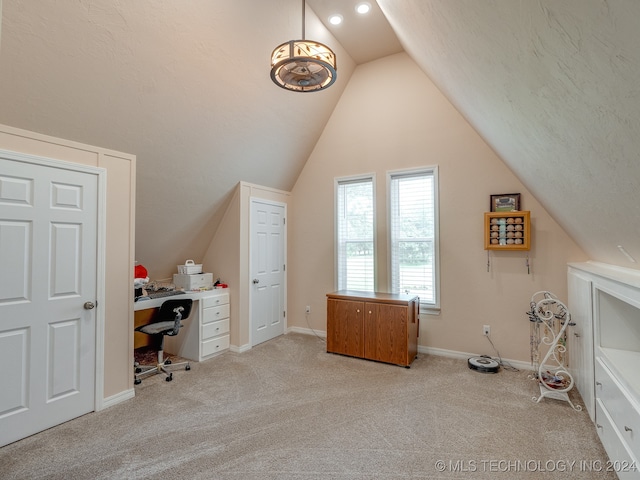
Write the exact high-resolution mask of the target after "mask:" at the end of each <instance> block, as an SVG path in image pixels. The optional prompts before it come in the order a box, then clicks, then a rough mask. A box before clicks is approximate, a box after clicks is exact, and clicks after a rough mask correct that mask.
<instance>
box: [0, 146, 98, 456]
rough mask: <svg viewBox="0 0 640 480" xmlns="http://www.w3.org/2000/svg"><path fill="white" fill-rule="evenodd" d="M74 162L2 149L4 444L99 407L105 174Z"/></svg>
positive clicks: (0, 390) (0, 430)
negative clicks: (101, 210) (101, 214)
mask: <svg viewBox="0 0 640 480" xmlns="http://www.w3.org/2000/svg"><path fill="white" fill-rule="evenodd" d="M65 165H66V164H64V163H62V162H53V161H47V160H45V159H36V158H35V157H28V156H26V155H21V154H10V153H7V152H0V352H2V355H1V356H0V373H1V375H0V378H1V385H0V446H2V445H6V444H8V443H11V442H14V441H16V440H19V439H21V438H24V437H26V436H28V435H31V434H33V433H36V432H39V431H41V430H44V429H47V428H49V427H52V426H54V425H57V424H60V423H62V422H65V421H67V420H70V419H72V418H75V417H77V416H80V415H84V414H85V413H88V412H90V411H93V410H94V407H95V361H96V310H95V308H92V304H94V305H95V303H96V298H97V256H98V252H97V236H98V232H97V230H98V220H97V216H98V186H99V174H98V172H97V169H93V170H94V172H93V173H91V172H88V170H90V169H89V168H87V167H80V166H79V167H78V169H77V170H72V169H71V168H73V167H70V168H62V167H63V166H65ZM86 302H91V303H87V304H86V305H85V303H86Z"/></svg>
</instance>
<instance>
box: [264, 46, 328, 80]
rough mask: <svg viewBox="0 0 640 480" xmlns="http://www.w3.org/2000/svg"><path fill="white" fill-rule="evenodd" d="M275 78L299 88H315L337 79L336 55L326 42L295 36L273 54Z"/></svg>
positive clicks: (272, 66) (273, 76) (272, 65)
mask: <svg viewBox="0 0 640 480" xmlns="http://www.w3.org/2000/svg"><path fill="white" fill-rule="evenodd" d="M271 79H272V80H273V81H274V82H275V84H276V85H278V86H279V87H282V88H284V89H287V90H292V91H295V92H315V91H318V90H322V89H324V88H327V87H329V86H331V85H332V84H333V82H335V81H336V55H335V54H334V53H333V52H332V51H331V49H330V48H329V47H327V46H326V45H324V44H322V43H319V42H314V41H309V40H291V41H289V42H286V43H283V44H282V45H280V46H278V47H276V49H275V50H274V51H273V53H272V54H271Z"/></svg>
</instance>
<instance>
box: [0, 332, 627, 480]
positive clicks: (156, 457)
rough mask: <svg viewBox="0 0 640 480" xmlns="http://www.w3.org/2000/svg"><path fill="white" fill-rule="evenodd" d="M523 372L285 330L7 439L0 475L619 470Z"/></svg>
mask: <svg viewBox="0 0 640 480" xmlns="http://www.w3.org/2000/svg"><path fill="white" fill-rule="evenodd" d="M527 373H528V372H524V371H520V372H511V371H504V370H503V371H501V372H500V373H498V374H482V373H478V372H475V371H472V370H470V369H469V368H468V367H467V364H466V361H465V360H456V359H449V358H443V357H436V356H430V355H420V357H419V358H418V359H417V360H416V361H415V362H414V363H413V365H412V367H411V368H410V369H405V368H402V367H397V366H391V365H385V364H380V363H375V362H370V361H366V360H360V359H354V358H348V357H343V356H339V355H333V354H328V353H326V352H325V345H324V343H323V342H322V341H321V340H320V339H318V338H317V337H314V336H306V335H300V334H289V335H286V336H283V337H279V338H277V339H275V340H272V341H270V342H266V343H264V344H262V345H259V346H257V347H255V348H253V349H252V350H250V351H248V352H245V353H242V354H234V353H225V354H223V355H222V356H219V357H217V358H215V359H212V360H209V361H206V362H202V363H193V364H192V370H191V371H189V372H184V371H177V372H176V373H175V374H174V381H173V382H170V383H167V382H165V381H164V380H163V378H162V377H160V376H155V377H152V378H150V379H147V380H145V381H144V382H143V383H142V384H141V385H139V386H137V387H136V396H135V398H134V399H132V400H129V401H127V402H124V403H122V404H119V405H116V406H114V407H111V408H109V409H106V410H104V411H101V412H98V413H92V414H89V415H85V416H84V417H81V418H78V419H76V420H72V421H70V422H67V423H65V424H64V425H61V426H58V427H55V428H53V429H50V430H48V431H45V432H42V433H39V434H37V435H34V436H32V437H29V438H26V439H24V440H21V441H19V442H16V443H14V444H11V445H8V446H6V447H4V448H2V449H0V478H2V479H3V480H8V479H30V480H33V479H45V478H46V479H61V480H62V479H65V480H70V479H155V478H157V479H161V478H162V479H230V480H231V479H232V480H247V479H260V480H264V479H279V480H280V479H283V480H293V479H349V480H355V479H459V478H465V479H468V478H471V479H475V478H478V479H496V478H497V479H500V478H502V479H505V480H507V479H528V478H541V477H543V476H544V478H545V479H568V478H575V479H589V478H594V479H595V478H597V479H614V478H616V477H615V475H614V474H613V473H606V472H603V471H597V470H599V469H601V468H603V467H605V466H606V454H605V453H604V450H603V448H602V446H601V444H600V442H599V441H598V438H597V435H596V431H595V428H594V426H593V424H592V423H591V421H590V420H589V417H588V415H587V413H586V412H574V411H573V410H572V409H571V408H570V407H569V405H568V404H567V403H565V402H560V401H557V400H543V401H542V402H541V403H539V404H536V403H534V402H533V401H532V397H533V396H534V395H535V394H536V391H537V386H536V383H535V382H534V381H531V380H528V379H527ZM573 397H574V400H576V401H578V402H580V403H581V400H580V398H579V397H578V396H577V395H574V396H573ZM588 470H591V471H592V472H588ZM594 470H595V471H594Z"/></svg>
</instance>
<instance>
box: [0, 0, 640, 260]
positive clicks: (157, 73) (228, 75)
mask: <svg viewBox="0 0 640 480" xmlns="http://www.w3.org/2000/svg"><path fill="white" fill-rule="evenodd" d="M356 3H357V2H356V1H355V0H308V2H307V5H308V8H307V10H306V14H307V21H306V37H307V38H313V39H314V40H318V41H321V42H323V43H325V44H328V45H330V46H331V47H332V48H333V49H334V51H336V53H337V55H338V59H339V66H338V81H337V82H336V84H335V85H334V86H332V87H331V88H330V89H328V90H327V91H323V92H317V93H312V94H294V93H291V92H287V91H285V90H282V89H279V88H278V87H276V86H275V85H274V84H273V83H271V80H270V79H269V74H268V69H269V58H270V54H271V51H272V49H273V48H274V47H275V46H277V45H279V44H281V43H283V42H285V41H287V40H291V39H296V38H299V37H300V33H301V32H300V30H301V2H300V1H299V0H268V1H267V0H264V1H255V0H216V1H211V0H188V1H181V2H165V1H161V0H136V1H124V2H113V1H111V0H75V1H72V0H65V1H62V2H30V1H23V0H4V2H2V28H1V30H0V34H1V37H0V123H3V124H7V125H11V126H14V127H18V128H24V129H28V130H33V131H36V132H40V133H44V134H48V135H53V136H57V137H63V138H67V139H71V140H75V141H79V142H83V143H89V144H93V145H98V146H101V147H106V148H111V149H114V150H120V151H124V152H128V153H133V154H135V155H137V158H138V181H137V189H138V192H137V193H138V196H137V225H136V230H137V246H136V251H137V256H138V259H139V260H142V261H144V262H146V261H147V260H146V259H155V260H157V261H158V262H162V261H165V259H166V263H167V265H170V266H171V267H172V268H175V267H174V265H175V263H176V261H177V260H184V259H185V258H191V257H193V256H197V254H202V253H203V252H204V249H205V248H206V247H207V245H208V242H209V241H210V239H211V235H212V234H213V232H214V231H215V228H216V226H217V224H218V222H219V220H220V218H221V215H222V214H223V211H224V207H225V205H226V202H227V200H228V198H229V195H230V193H231V191H232V189H233V187H234V186H235V185H236V184H237V182H238V181H240V180H244V181H247V182H252V183H257V184H260V185H265V186H269V187H273V188H278V189H284V190H289V189H291V188H292V187H293V185H294V183H295V181H296V178H297V176H298V174H299V172H300V171H301V169H302V168H303V166H304V163H305V161H306V159H307V158H308V157H309V155H310V153H311V151H312V150H313V148H314V145H315V143H316V141H317V139H318V138H319V136H320V135H321V133H322V130H323V128H324V125H325V124H326V122H327V120H328V119H329V116H330V115H331V113H332V111H333V108H334V107H335V105H336V104H337V103H338V101H339V99H340V95H341V94H342V92H343V90H344V88H345V86H346V85H347V83H348V81H349V78H350V76H351V73H352V72H353V70H354V69H355V68H357V65H358V64H360V63H364V62H368V61H371V60H375V59H376V58H379V57H380V56H385V55H389V54H393V53H396V52H398V51H402V49H404V50H405V51H406V52H407V54H409V55H410V56H411V57H412V58H413V60H414V61H415V62H416V64H417V65H418V66H419V67H420V68H421V69H422V70H423V71H424V72H425V73H426V74H427V75H428V76H429V77H430V78H431V79H432V81H433V82H434V83H435V84H436V85H437V86H438V87H439V88H440V89H441V90H442V92H443V93H444V94H445V95H446V96H447V97H448V98H449V100H450V101H451V102H452V103H453V104H454V106H455V107H456V108H457V109H458V110H459V111H460V112H461V113H462V114H463V115H464V116H465V117H466V118H467V120H468V121H469V122H470V123H471V124H472V125H473V126H474V128H475V129H476V130H477V131H478V132H479V133H480V134H481V135H482V136H483V138H484V139H485V140H486V142H487V143H488V144H489V145H490V146H491V147H492V148H493V149H494V150H495V151H496V152H497V154H498V155H499V156H500V157H501V158H502V159H503V160H504V162H505V163H506V164H507V165H508V166H509V167H510V168H511V170H512V171H513V172H514V173H515V174H516V175H517V176H518V177H519V178H520V180H521V181H522V182H523V183H524V184H525V185H526V186H527V188H528V189H529V190H530V191H531V192H532V193H533V194H534V195H535V196H536V198H537V199H538V200H539V201H540V202H541V203H542V204H543V205H544V206H545V207H546V208H547V210H548V211H549V212H550V213H551V214H552V216H553V217H554V218H555V219H556V220H557V221H558V222H559V223H560V224H561V225H562V226H563V227H564V228H565V230H566V231H567V232H568V233H569V234H570V235H571V236H572V237H573V238H574V240H575V241H576V242H578V243H579V244H580V245H581V246H582V247H583V248H584V249H585V251H586V252H587V253H588V254H589V255H590V256H591V257H592V258H594V259H596V260H601V261H606V262H609V263H614V264H619V265H624V266H629V267H633V268H638V264H635V263H632V262H630V261H629V260H628V257H627V256H625V255H624V254H623V253H622V251H621V249H620V248H619V247H618V246H622V248H623V249H624V250H625V251H626V252H628V254H630V255H631V256H632V257H635V259H638V260H640V189H639V188H638V183H639V182H638V181H639V180H640V159H639V158H638V157H639V155H638V152H640V91H639V90H640V83H639V82H638V81H637V79H638V78H640V49H638V48H637V47H638V45H640V29H638V28H637V19H638V18H640V2H633V1H628V0H626V1H625V0H609V1H604V0H546V1H545V0H539V1H534V0H520V1H514V0H485V1H482V2H479V1H477V0H377V4H376V2H375V1H370V3H372V4H373V7H374V12H373V13H374V16H373V17H372V19H371V21H370V22H369V23H368V24H365V23H364V19H362V18H355V16H353V15H352V14H351V11H352V9H353V6H354V5H355V4H356ZM335 8H341V9H343V11H342V12H339V13H342V14H343V16H344V17H345V22H344V23H343V24H342V25H341V26H339V27H333V26H330V25H329V24H328V22H327V21H326V17H327V16H328V13H331V10H332V9H335ZM352 17H353V18H352ZM372 101H375V100H372ZM469 161H473V159H469ZM496 193H502V192H496ZM525 207H526V205H525ZM167 252H170V254H169V255H168V254H167ZM194 252H195V253H194ZM160 259H163V260H160Z"/></svg>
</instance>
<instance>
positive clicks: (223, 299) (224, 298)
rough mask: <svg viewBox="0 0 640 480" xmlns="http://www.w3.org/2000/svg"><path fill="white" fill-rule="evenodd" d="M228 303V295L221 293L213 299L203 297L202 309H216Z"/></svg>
mask: <svg viewBox="0 0 640 480" xmlns="http://www.w3.org/2000/svg"><path fill="white" fill-rule="evenodd" d="M225 303H229V294H228V293H222V294H220V295H215V296H213V297H204V298H203V299H202V308H209V307H216V306H218V305H224V304H225Z"/></svg>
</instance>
